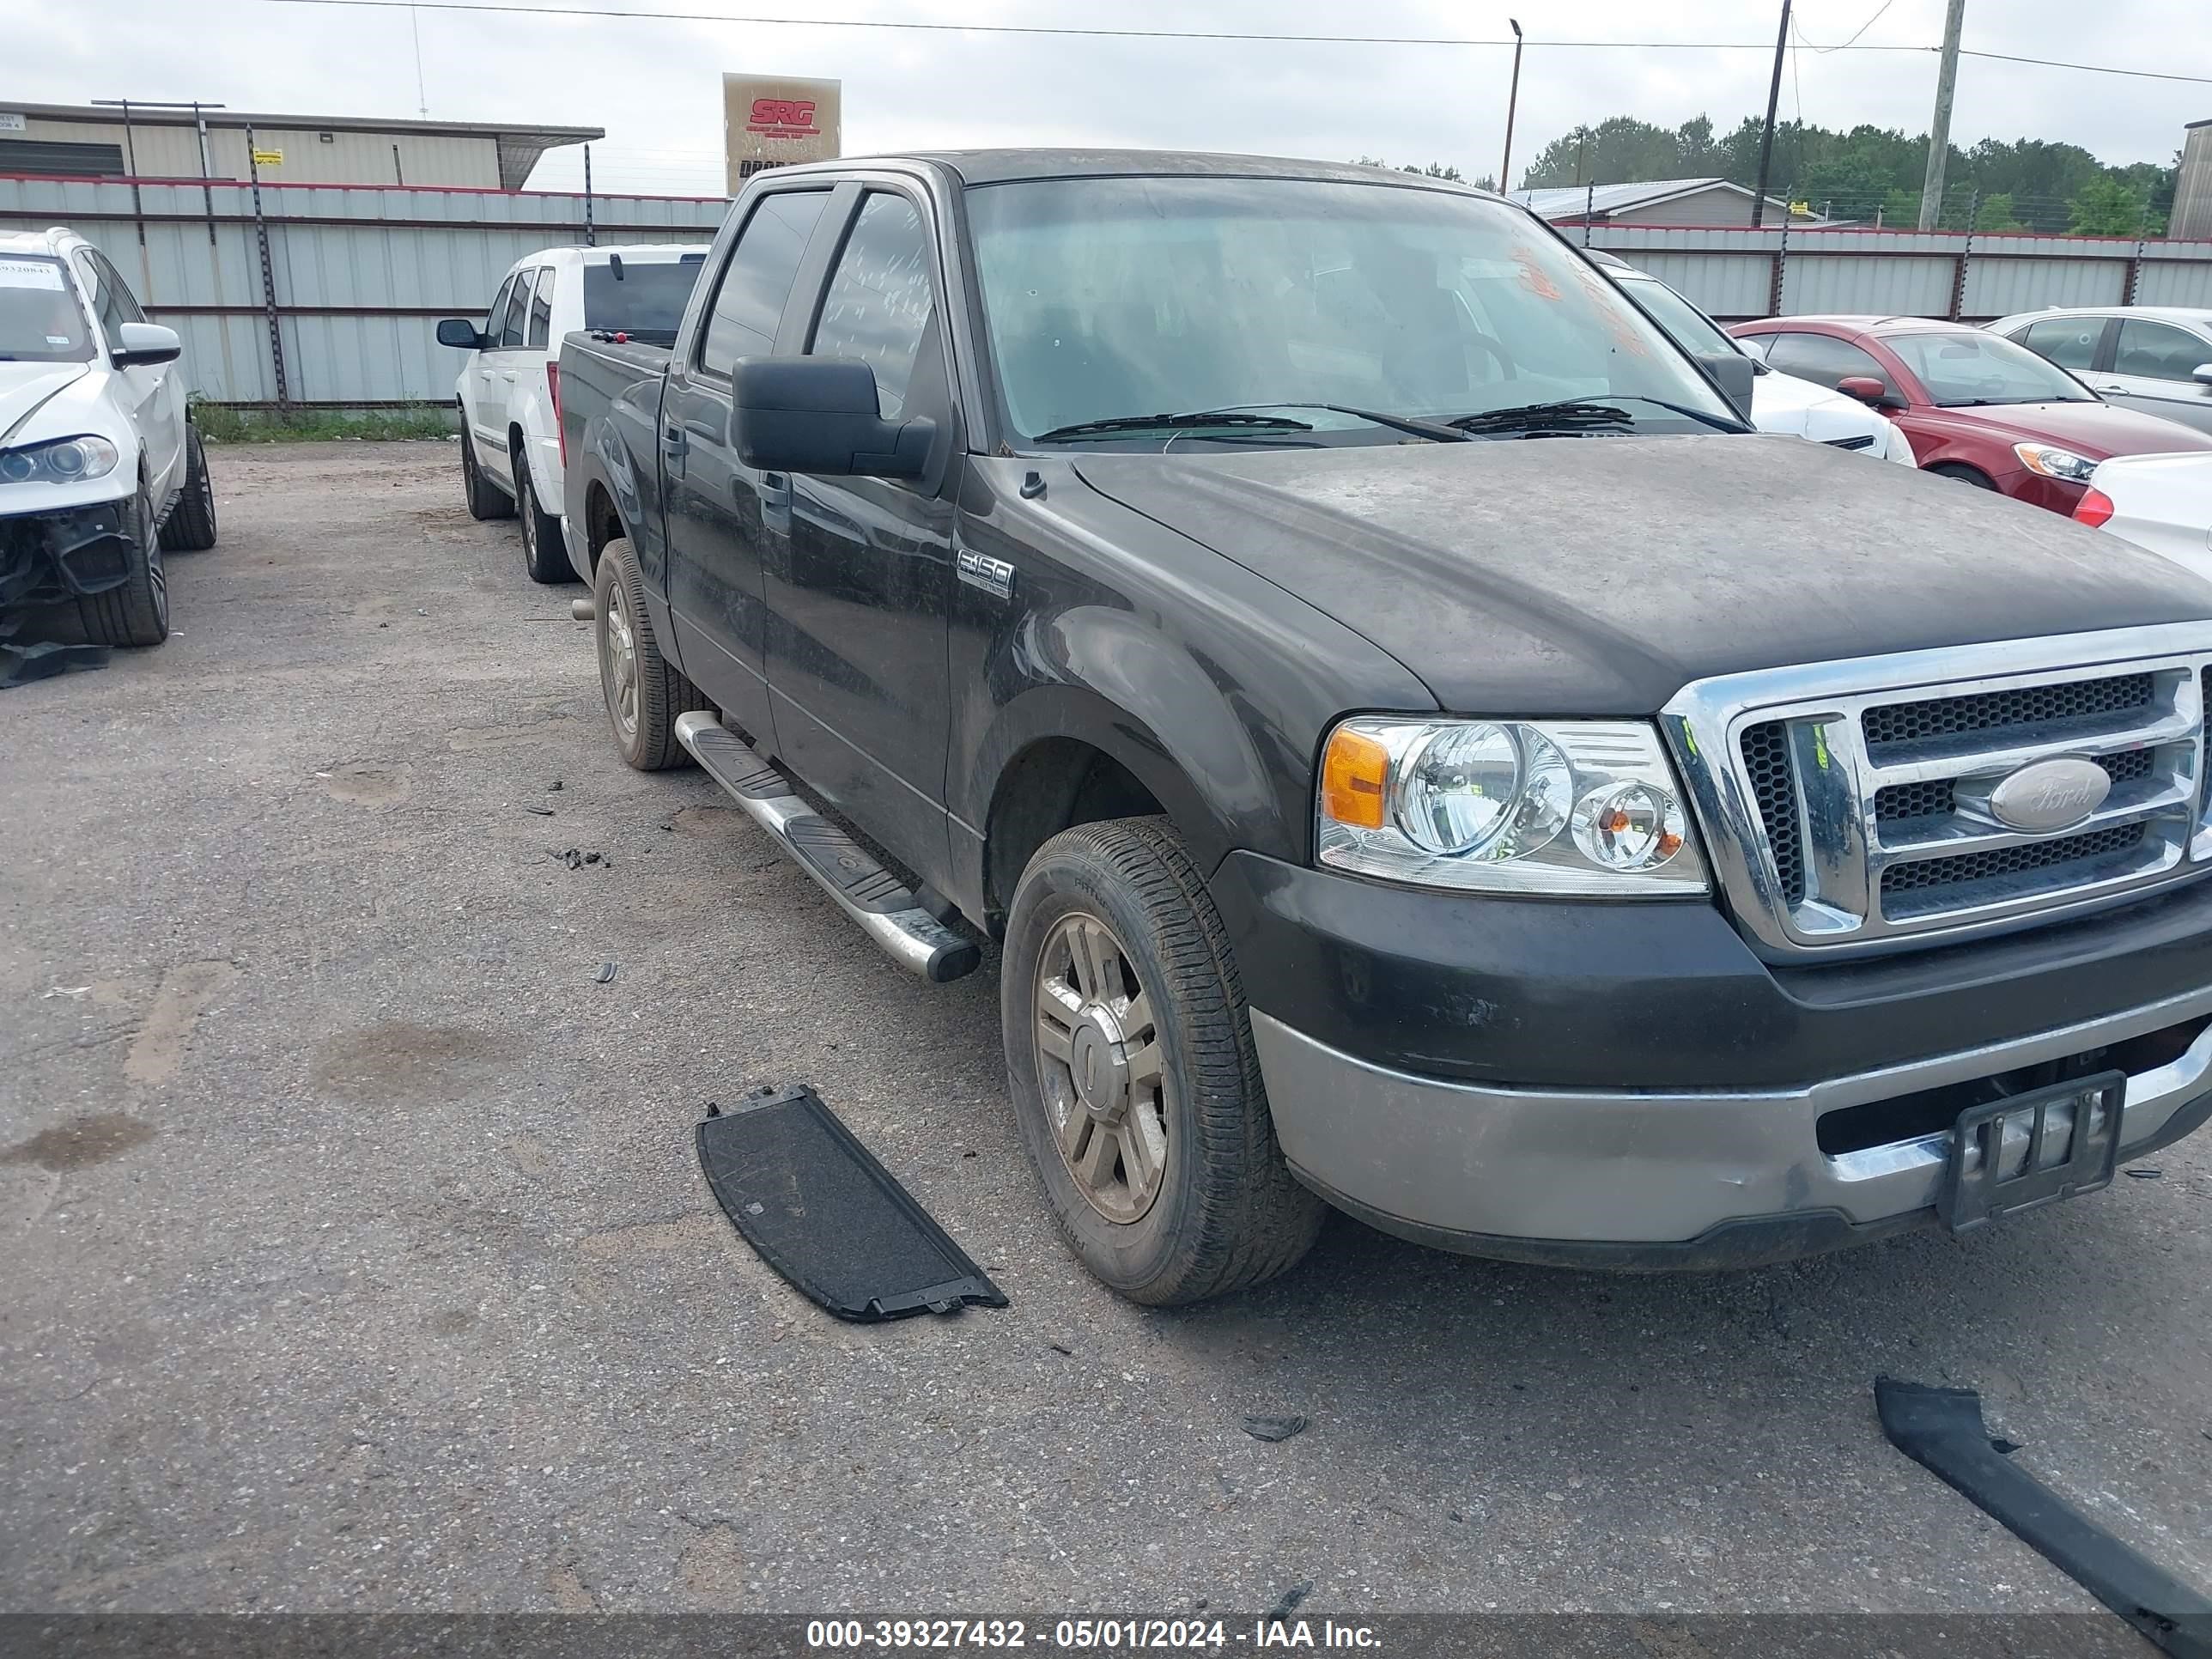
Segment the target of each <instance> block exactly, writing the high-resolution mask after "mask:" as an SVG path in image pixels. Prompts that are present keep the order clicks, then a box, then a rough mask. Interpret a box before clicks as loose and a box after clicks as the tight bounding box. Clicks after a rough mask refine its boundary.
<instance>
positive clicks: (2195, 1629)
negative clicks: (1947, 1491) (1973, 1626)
mask: <svg viewBox="0 0 2212 1659" xmlns="http://www.w3.org/2000/svg"><path fill="white" fill-rule="evenodd" d="M1874 1400H1875V1411H1876V1413H1878V1414H1879V1415H1880V1416H1881V1431H1882V1432H1883V1433H1884V1434H1886V1435H1887V1436H1888V1437H1889V1443H1890V1444H1892V1445H1893V1446H1895V1447H1896V1448H1897V1449H1898V1450H1899V1451H1901V1452H1903V1453H1904V1454H1905V1455H1906V1456H1907V1457H1909V1458H1911V1460H1912V1461H1913V1462H1916V1463H1917V1464H1919V1465H1920V1467H1921V1468H1924V1469H1926V1470H1928V1471H1929V1473H1930V1474H1933V1475H1935V1476H1936V1478H1937V1479H1938V1480H1942V1481H1943V1482H1944V1483H1945V1484H1946V1485H1948V1486H1952V1487H1954V1488H1955V1489H1956V1490H1957V1491H1959V1492H1962V1493H1963V1494H1965V1496H1966V1498H1968V1499H1969V1500H1971V1501H1972V1503H1973V1504H1976V1505H1978V1507H1979V1508H1980V1509H1982V1510H1984V1511H1985V1512H1986V1513H1987V1514H1989V1515H1990V1516H1992V1517H1993V1518H1995V1519H1996V1520H1997V1521H2000V1522H2003V1523H2004V1525H2005V1526H2006V1528H2008V1529H2009V1530H2010V1531H2011V1532H2012V1533H2013V1534H2014V1535H2015V1537H2017V1538H2019V1539H2020V1540H2021V1542H2022V1543H2025V1544H2027V1546H2028V1547H2030V1548H2031V1549H2033V1550H2035V1551H2037V1552H2038V1553H2040V1554H2041V1555H2042V1556H2043V1557H2044V1558H2045V1559H2047V1560H2048V1561H2050V1563H2051V1565H2053V1566H2055V1567H2057V1569H2058V1570H2059V1571H2062V1572H2063V1573H2065V1574H2066V1575H2067V1576H2068V1577H2070V1578H2072V1579H2074V1580H2075V1582H2076V1583H2079V1584H2080V1585H2081V1588H2082V1589H2086V1590H2087V1591H2088V1592H2089V1594H2090V1595H2093V1596H2095V1597H2096V1598H2097V1599H2098V1600H2099V1601H2101V1602H2103V1603H2104V1604H2105V1605H2106V1607H2110V1608H2111V1609H2112V1611H2113V1612H2114V1613H2118V1615H2119V1616H2120V1617H2121V1618H2122V1619H2124V1620H2126V1621H2127V1622H2128V1623H2129V1624H2130V1625H2132V1626H2135V1627H2136V1629H2137V1630H2138V1631H2141V1632H2142V1634H2143V1635H2144V1636H2145V1637H2147V1638H2149V1640H2150V1641H2151V1642H2152V1643H2153V1644H2155V1645H2156V1646H2158V1647H2160V1648H2162V1649H2164V1650H2166V1652H2168V1653H2170V1654H2172V1655H2174V1656H2175V1659H2212V1598H2207V1597H2206V1596H2205V1595H2203V1594H2201V1593H2200V1592H2198V1591H2197V1590H2195V1589H2191V1587H2190V1586H2189V1585H2187V1584H2185V1583H2182V1582H2181V1580H2179V1578H2176V1577H2174V1576H2173V1575H2172V1573H2170V1572H2168V1571H2166V1569H2165V1568H2163V1567H2161V1566H2160V1565H2158V1564H2157V1563H2156V1562H2154V1561H2152V1560H2149V1559H2147V1558H2145V1557H2143V1556H2141V1555H2138V1554H2137V1553H2136V1552H2135V1551H2134V1550H2132V1549H2130V1548H2129V1547H2127V1546H2126V1545H2125V1544H2124V1543H2122V1542H2121V1541H2119V1540H2118V1539H2117V1538H2115V1537H2113V1536H2112V1534H2111V1533H2109V1532H2106V1530H2105V1529H2104V1528H2102V1527H2100V1526H2099V1525H2097V1523H2096V1522H2093V1521H2091V1520H2090V1519H2089V1518H2088V1517H2087V1516H2084V1515H2083V1514H2081V1511H2080V1510H2076V1509H2075V1508H2074V1507H2073V1506H2072V1505H2071V1504H2068V1503H2067V1502H2066V1501H2065V1500H2064V1499H2063V1498H2060V1497H2059V1496H2058V1495H2057V1493H2055V1492H2051V1490H2050V1489H2049V1488H2048V1487H2046V1486H2044V1485H2043V1484H2042V1483H2041V1482H2040V1481H2039V1480H2036V1478H2035V1477H2034V1476H2033V1475H2032V1474H2028V1473H2027V1470H2025V1469H2023V1468H2021V1467H2020V1466H2019V1465H2018V1464H2016V1463H2014V1462H2008V1460H2007V1458H2006V1456H2005V1455H2003V1454H2002V1453H2000V1452H1999V1451H1998V1450H1997V1449H1996V1446H1995V1444H1994V1443H1992V1442H1991V1441H1990V1431H1989V1430H1988V1428H1987V1427H1986V1426H1985V1425H1984V1424H1983V1422H1982V1397H1981V1395H1978V1394H1976V1393H1975V1392H1974V1391H1973V1390H1972V1389H1937V1388H1930V1387H1929V1386H1928V1385H1927V1384H1925V1383H1905V1382H1901V1381H1899V1379H1898V1378H1896V1377H1893V1376H1877V1377H1876V1378H1875V1380H1874Z"/></svg>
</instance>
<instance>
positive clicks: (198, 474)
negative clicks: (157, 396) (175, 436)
mask: <svg viewBox="0 0 2212 1659" xmlns="http://www.w3.org/2000/svg"><path fill="white" fill-rule="evenodd" d="M215 533H216V525H215V484H214V483H213V482H212V481H211V480H210V478H209V477H208V467H207V450H206V448H205V447H204V445H202V444H201V442H200V429H199V428H197V427H196V426H187V427H185V483H184V488H183V489H180V490H179V491H178V493H177V504H176V505H175V506H174V507H171V508H170V509H169V517H168V521H167V523H165V524H164V525H162V526H161V546H162V548H163V550H165V551H167V552H170V553H204V552H205V551H207V550H208V549H209V548H210V547H213V546H214V545H215Z"/></svg>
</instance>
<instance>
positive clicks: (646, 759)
mask: <svg viewBox="0 0 2212 1659" xmlns="http://www.w3.org/2000/svg"><path fill="white" fill-rule="evenodd" d="M592 609H593V610H594V611H595V612H596V613H597V614H596V615H595V616H594V617H593V618H592V640H593V642H594V643H595V644H596V645H597V646H598V647H599V690H600V692H601V694H602V695H603V696H605V698H606V704H607V721H608V723H609V724H610V725H611V726H613V727H614V732H615V744H616V746H617V748H619V749H620V750H622V757H623V759H624V760H625V761H628V762H629V763H630V764H631V765H632V766H634V767H635V768H636V769H638V770H639V771H641V772H659V771H661V770H664V769H666V768H668V767H671V766H682V765H684V763H686V762H688V761H689V760H690V758H691V757H690V752H689V751H688V750H685V748H684V745H683V744H680V743H678V741H677V740H676V717H677V716H678V714H684V713H686V712H688V711H689V710H691V709H694V708H710V707H711V706H712V705H711V704H709V703H708V701H707V699H706V698H705V697H703V696H701V695H700V694H699V688H698V687H697V686H696V685H694V684H691V682H690V680H688V679H686V678H684V676H683V675H682V674H680V673H678V671H676V669H675V668H674V667H673V666H672V665H671V664H670V663H669V661H668V659H666V658H665V657H664V656H662V655H661V654H660V641H659V640H658V639H656V638H655V637H654V635H653V619H652V617H650V616H648V615H647V612H646V609H645V581H644V579H643V578H642V577H641V576H640V575H639V574H638V568H637V555H636V554H635V552H633V551H632V550H630V544H629V543H628V542H627V541H623V540H616V541H611V542H609V543H608V544H606V545H605V547H604V548H602V549H600V550H599V568H598V569H596V570H595V571H593V572H592Z"/></svg>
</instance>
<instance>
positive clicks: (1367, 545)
mask: <svg viewBox="0 0 2212 1659" xmlns="http://www.w3.org/2000/svg"><path fill="white" fill-rule="evenodd" d="M1077 471H1079V474H1080V475H1081V476H1082V477H1083V479H1084V480H1085V483H1088V484H1089V485H1090V486H1091V488H1093V489H1097V490H1098V491H1100V492H1101V493H1103V494H1104V495H1108V496H1110V497H1111V498H1113V499H1114V500H1115V501H1120V502H1121V503H1122V504H1123V505H1124V506H1126V507H1131V508H1133V510H1135V511H1137V512H1139V513H1144V514H1145V515H1146V516H1147V517H1148V518H1151V519H1153V520H1157V521H1158V522H1159V523H1161V524H1164V525H1166V526H1169V527H1170V528H1171V529H1174V530H1176V531H1178V532H1182V534H1184V535H1186V536H1188V537H1190V538H1193V539H1194V540H1195V541H1198V542H1200V543H1202V544H1205V545H1206V546H1207V547H1210V548H1212V549H1213V550H1215V551H1216V552H1218V553H1219V554H1221V555H1223V556H1225V557H1227V558H1230V559H1233V560H1235V561H1236V562H1237V563H1239V564H1241V565H1243V566H1245V567H1246V568H1249V569H1250V570H1252V571H1254V572H1255V573H1257V574H1260V575H1261V576H1264V577H1266V578H1267V579H1268V580H1271V581H1273V582H1274V583H1275V584H1276V585H1277V586H1280V587H1282V588H1284V589H1285V590H1286V591H1288V592H1291V593H1293V594H1295V595H1297V597H1299V598H1300V599H1304V600H1305V601H1306V602H1307V603H1309V604H1310V605H1314V606H1315V607H1316V609H1318V610H1320V611H1322V612H1324V613H1325V614H1327V615H1328V616H1329V617H1334V619H1336V620H1337V621H1339V622H1340V623H1344V624H1345V625H1346V626H1347V627H1349V628H1352V629H1355V630H1357V631H1358V633H1360V634H1362V635H1364V636H1365V637H1366V638H1368V639H1369V640H1370V641H1373V642H1374V643H1375V644H1376V646H1378V647H1381V648H1382V649H1383V650H1384V651H1387V652H1389V653H1390V654H1391V655H1392V656H1394V657H1395V658H1396V659H1398V660H1399V661H1400V662H1401V663H1402V664H1404V665H1406V667H1407V668H1408V669H1409V670H1411V671H1413V673H1415V674H1417V675H1419V677H1420V678H1421V679H1422V680H1423V681H1424V682H1425V684H1427V685H1428V687H1429V689H1430V690H1431V691H1432V692H1433V693H1434V694H1435V696H1436V698H1437V702H1438V703H1439V704H1440V705H1441V706H1442V707H1443V708H1447V709H1449V710H1452V711H1454V712H1455V713H1461V714H1523V715H1543V714H1652V713H1655V712H1656V710H1658V709H1659V708H1661V707H1662V705H1663V704H1664V703H1665V702H1667V700H1668V698H1669V697H1671V696H1674V693H1675V692H1676V691H1678V690H1680V689H1681V688H1682V686H1684V685H1685V684H1687V683H1688V682H1690V681H1692V680H1695V679H1700V678H1705V676H1707V675H1711V674H1723V673H1729V672H1734V671H1741V670H1746V669H1757V668H1774V667H1783V666H1789V665H1799V664H1804V663H1814V662H1824V661H1833V660H1836V659H1843V658H1849V657H1860V656H1872V655H1876V654H1879V653H1886V652H1893V651H1911V650H1918V649H1923V648H1929V647H1943V646H1954V645H1966V644H1973V643H1979V642H1982V641H1991V640H2008V639H2031V638H2035V637H2038V636H2040V635H2051V634H2072V633H2081V632H2085V631H2087V630H2090V629H2102V628H2120V627H2127V626H2130V625H2134V624H2138V623H2166V622H2179V621H2192V620H2197V619H2200V618H2212V585H2208V584H2207V583H2205V582H2203V581H2201V580H2198V579H2197V578H2196V577H2194V576H2191V575H2189V574H2186V573H2185V572H2182V571H2179V570H2178V569H2176V568H2174V567H2173V566H2172V564H2170V563H2168V562H2166V561H2164V560H2160V559H2158V558H2155V557H2154V556H2150V555H2148V554H2146V553H2143V552H2142V551H2141V550H2138V549H2136V548H2134V547H2131V546H2129V545H2127V544H2124V543H2120V542H2118V541H2117V540H2116V539H2115V538H2112V537H2106V536H2098V535H2096V534H2094V533H2093V532H2089V531H2087V530H2085V529H2083V528H2082V527H2081V526H2078V525H2075V524H2074V523H2072V522H2070V521H2069V520H2065V519H2062V518H2060V517H2058V516H2057V514H2055V513H2046V512H2045V511H2043V510H2041V509H2040V508H2037V507H2027V506H2024V505H2022V504H2021V503H2020V502H2017V501H2011V500H2010V499H2008V498H2007V497H2004V496H2001V495H1993V494H1991V493H1990V492H1988V491H1985V490H1975V489H1966V488H1963V487H1962V486H1960V485H1959V484H1957V483H1953V482H1952V481H1950V480H1948V479H1945V478H1938V477H1931V476H1929V475H1927V474H1924V473H1920V472H1916V471H1910V470H1908V469H1907V468H1905V467H1901V466H1873V465H1868V463H1867V462H1866V460H1865V459H1863V457H1861V456H1857V455H1854V454H1852V453H1850V452H1848V451H1843V450H1832V449H1828V448H1826V447H1823V446H1820V445H1817V444H1808V443H1805V442H1803V441H1800V440H1798V439H1795V438H1759V437H1734V436H1721V435H1715V436H1712V437H1686V438H1582V439H1540V440H1516V441H1503V442H1494V443H1470V444H1409V445H1403V446H1400V445H1387V446H1381V447H1363V448H1343V449H1320V450H1316V449H1298V450H1291V451H1286V452H1277V453H1268V454H1260V453H1237V454H1231V455H1224V456H1218V457H1215V456H1207V457H1205V458H1202V459H1201V458H1196V457H1193V458H1189V459H1185V458H1183V457H1182V455H1180V454H1176V455H1169V456H1160V455H1134V454H1101V455H1090V456H1085V457H1084V458H1083V459H1081V460H1079V462H1078V463H1077Z"/></svg>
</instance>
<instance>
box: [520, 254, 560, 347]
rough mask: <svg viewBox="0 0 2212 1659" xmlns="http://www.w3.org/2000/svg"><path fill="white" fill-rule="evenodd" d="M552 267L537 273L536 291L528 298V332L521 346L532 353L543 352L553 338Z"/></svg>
mask: <svg viewBox="0 0 2212 1659" xmlns="http://www.w3.org/2000/svg"><path fill="white" fill-rule="evenodd" d="M553 274H554V273H553V267H552V266H551V265H546V266H544V267H542V268H541V269H540V270H538V288H537V290H536V291H535V292H534V293H532V295H531V296H530V331H529V332H528V333H527V334H526V335H525V336H524V337H523V341H522V343H523V344H525V345H526V346H528V347H529V348H530V349H532V351H543V350H544V349H546V347H547V346H548V345H549V344H550V343H551V340H552V336H553Z"/></svg>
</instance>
